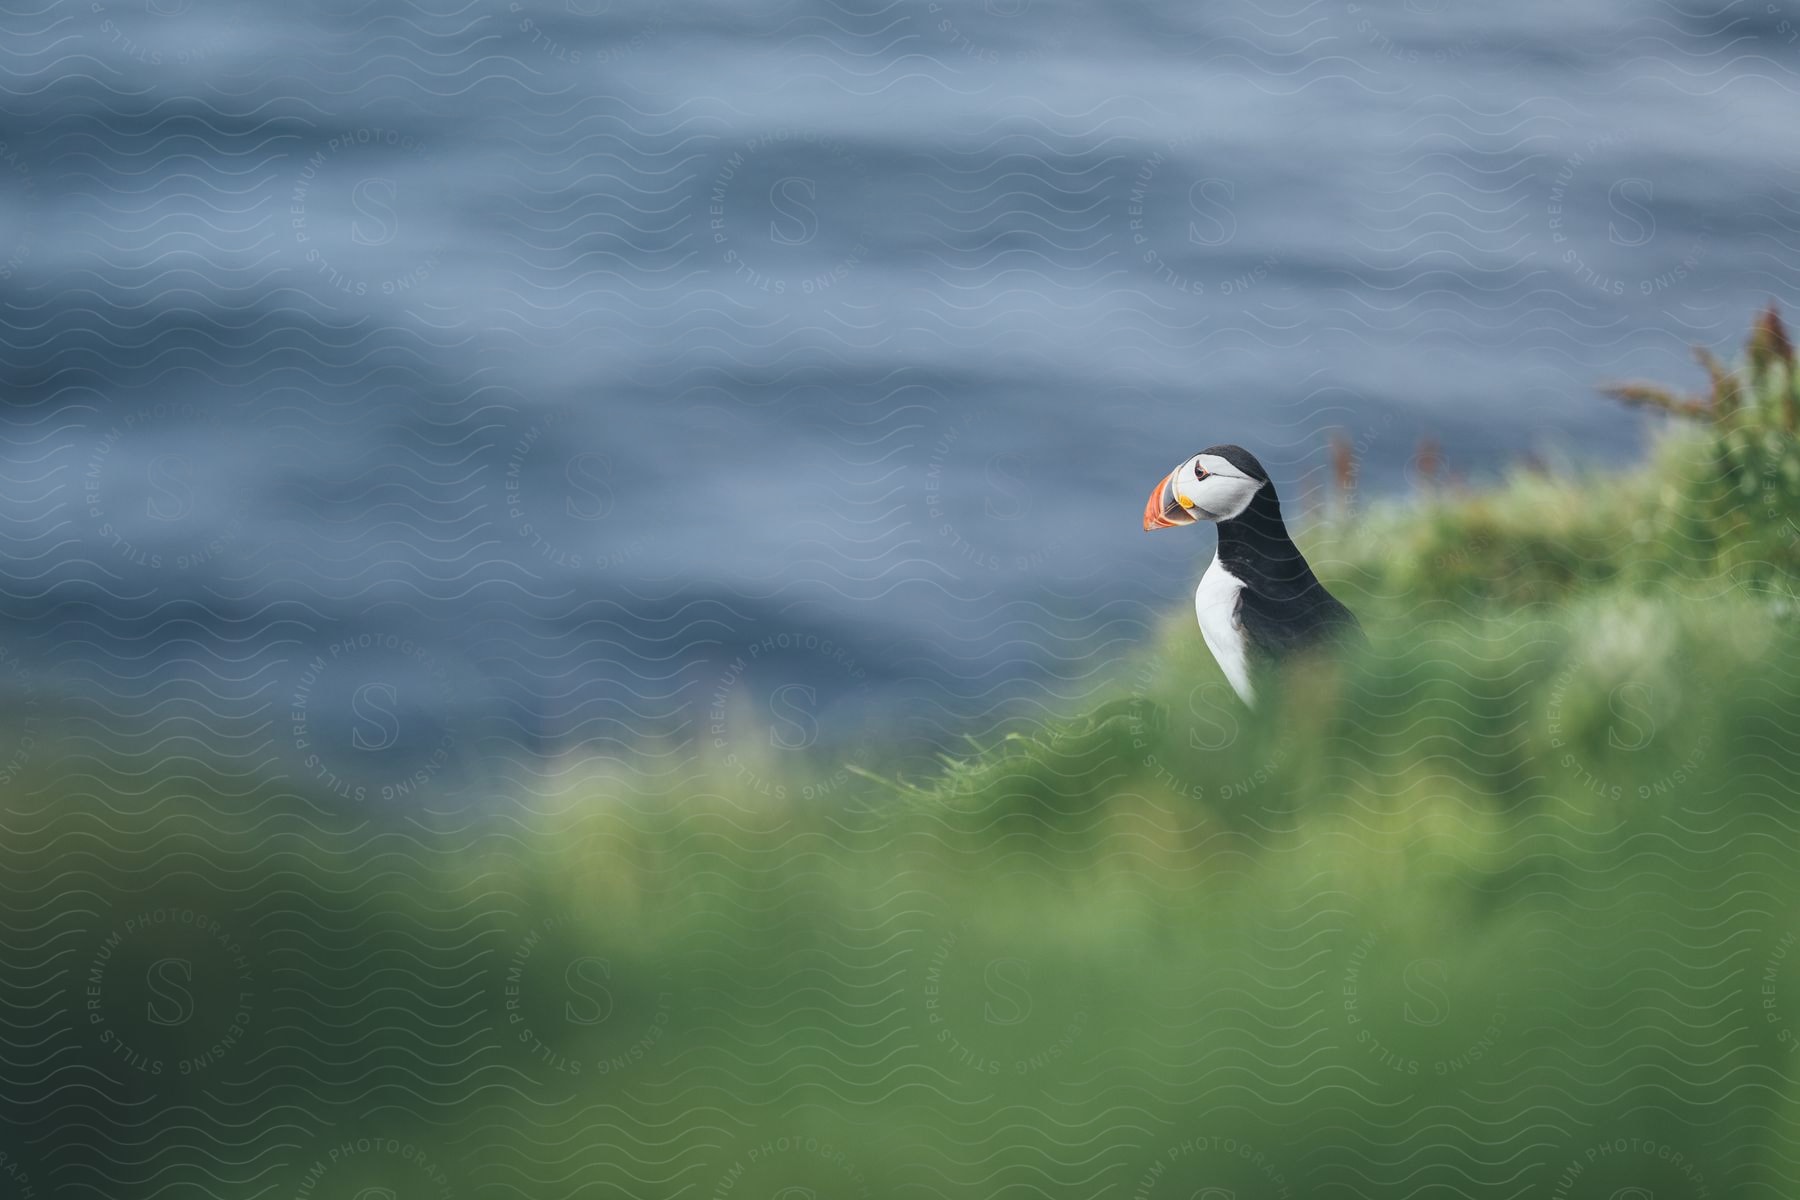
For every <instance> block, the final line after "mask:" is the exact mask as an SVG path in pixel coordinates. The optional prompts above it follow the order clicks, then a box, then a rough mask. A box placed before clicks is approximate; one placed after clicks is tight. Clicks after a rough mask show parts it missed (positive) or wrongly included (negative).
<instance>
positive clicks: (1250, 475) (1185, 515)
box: [1144, 446, 1269, 529]
mask: <svg viewBox="0 0 1800 1200" xmlns="http://www.w3.org/2000/svg"><path fill="white" fill-rule="evenodd" d="M1268 486H1269V473H1268V472H1267V471H1265V470H1263V468H1262V464H1261V463H1259V462H1257V461H1256V455H1254V454H1252V453H1250V452H1249V451H1248V450H1246V449H1244V448H1243V447H1242V446H1208V447H1207V448H1206V449H1204V450H1202V451H1201V452H1200V453H1198V454H1196V455H1194V456H1193V457H1192V458H1190V459H1188V460H1187V461H1186V462H1184V463H1182V464H1181V465H1180V466H1179V467H1176V468H1175V469H1174V470H1173V471H1170V472H1169V473H1168V474H1167V475H1164V476H1163V478H1162V482H1161V483H1159V484H1157V485H1156V489H1155V490H1154V491H1152V492H1151V493H1150V502H1149V503H1148V504H1145V505H1144V528H1145V529H1167V528H1169V527H1170V526H1171V525H1192V524H1193V523H1194V522H1195V521H1229V520H1231V519H1232V518H1233V517H1236V516H1238V515H1240V514H1242V513H1243V511H1244V510H1245V509H1246V508H1249V507H1250V501H1252V500H1254V499H1255V498H1256V493H1258V492H1260V491H1261V490H1262V489H1264V488H1266V487H1268Z"/></svg>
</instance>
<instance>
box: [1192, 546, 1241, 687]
mask: <svg viewBox="0 0 1800 1200" xmlns="http://www.w3.org/2000/svg"><path fill="white" fill-rule="evenodd" d="M1243 590H1244V581H1243V580H1241V579H1239V578H1238V577H1237V576H1236V575H1233V574H1232V573H1231V572H1230V571H1227V570H1226V569H1225V567H1224V565H1223V564H1221V563H1220V562H1219V560H1218V557H1217V556H1216V555H1215V556H1214V557H1213V560H1212V565H1211V566H1209V567H1207V568H1206V574H1204V575H1202V576H1201V577H1200V586H1199V587H1197V588H1195V589H1194V615H1196V616H1198V617H1199V618H1200V636H1201V637H1203V638H1205V639H1206V648H1207V649H1208V650H1211V651H1212V655H1213V657H1214V658H1215V659H1217V660H1218V663H1219V669H1220V670H1222V671H1224V672H1225V678H1226V680H1227V681H1229V682H1230V684H1231V690H1232V691H1234V692H1236V693H1237V694H1238V699H1240V700H1242V701H1243V702H1244V703H1245V704H1254V703H1256V693H1255V691H1254V690H1253V689H1252V688H1251V687H1250V663H1249V659H1248V657H1247V655H1246V654H1245V652H1244V630H1243V627H1242V626H1241V625H1239V624H1238V619H1237V607H1238V593H1239V592H1241V591H1243Z"/></svg>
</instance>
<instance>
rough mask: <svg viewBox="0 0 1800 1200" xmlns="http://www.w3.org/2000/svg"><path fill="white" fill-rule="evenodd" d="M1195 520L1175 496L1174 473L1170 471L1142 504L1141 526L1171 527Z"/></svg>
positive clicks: (1187, 523)
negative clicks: (1143, 504)
mask: <svg viewBox="0 0 1800 1200" xmlns="http://www.w3.org/2000/svg"><path fill="white" fill-rule="evenodd" d="M1195 520H1199V518H1195V516H1193V513H1190V511H1188V509H1186V506H1184V504H1181V500H1179V498H1175V473H1174V471H1170V473H1168V475H1165V477H1163V482H1159V484H1157V486H1156V489H1154V491H1152V493H1150V498H1148V502H1145V506H1143V527H1145V531H1150V529H1172V527H1175V525H1192V524H1193V522H1195Z"/></svg>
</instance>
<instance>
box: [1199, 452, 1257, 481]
mask: <svg viewBox="0 0 1800 1200" xmlns="http://www.w3.org/2000/svg"><path fill="white" fill-rule="evenodd" d="M1200 453H1202V454H1213V455H1217V456H1218V457H1220V458H1222V459H1224V460H1225V461H1226V462H1228V463H1230V464H1231V465H1232V466H1234V467H1236V468H1237V469H1238V470H1240V471H1242V472H1243V473H1244V474H1246V475H1248V476H1249V477H1250V478H1252V479H1255V480H1259V481H1260V482H1262V483H1267V482H1269V473H1268V472H1267V471H1265V470H1263V465H1262V464H1261V463H1259V462H1257V461H1256V455H1254V454H1252V453H1250V452H1249V451H1248V450H1246V449H1244V448H1243V447H1242V446H1231V445H1225V446H1208V447H1207V448H1206V449H1204V450H1202V451H1201V452H1200Z"/></svg>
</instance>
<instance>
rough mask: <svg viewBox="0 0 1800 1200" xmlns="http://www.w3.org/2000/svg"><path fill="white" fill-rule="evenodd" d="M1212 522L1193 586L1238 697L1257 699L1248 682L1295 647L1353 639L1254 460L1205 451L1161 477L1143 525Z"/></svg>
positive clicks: (1211, 645) (1228, 449)
mask: <svg viewBox="0 0 1800 1200" xmlns="http://www.w3.org/2000/svg"><path fill="white" fill-rule="evenodd" d="M1196 521H1211V522H1213V523H1214V524H1216V525H1217V526H1218V527H1219V549H1218V552H1217V553H1216V554H1215V555H1214V556H1213V560H1212V565H1210V566H1208V567H1207V568H1206V574H1205V575H1203V576H1201V577H1200V586H1199V587H1198V588H1196V589H1195V590H1194V612H1195V615H1197V616H1198V617H1199V618H1200V635H1201V636H1202V637H1203V638H1205V639H1206V647H1207V649H1209V650H1211V651H1212V655H1213V658H1215V659H1217V660H1218V663H1219V669H1220V670H1222V671H1224V672H1225V678H1226V679H1227V680H1228V681H1229V682H1230V684H1231V688H1232V690H1233V691H1235V692H1236V693H1237V694H1238V698H1239V699H1241V700H1242V701H1243V702H1244V703H1245V704H1249V705H1254V704H1255V703H1256V689H1255V686H1254V683H1253V676H1254V675H1255V674H1256V673H1257V672H1258V671H1259V670H1261V669H1262V668H1263V667H1265V666H1268V665H1270V664H1273V663H1276V662H1279V661H1280V660H1282V659H1283V658H1286V657H1287V656H1289V655H1291V654H1294V653H1296V652H1299V651H1303V650H1307V649H1310V648H1314V647H1319V646H1323V645H1327V644H1330V643H1333V642H1337V641H1341V640H1345V639H1349V640H1360V639H1361V638H1362V626H1361V625H1359V624H1357V620H1356V617H1355V615H1354V614H1353V613H1351V611H1350V610H1349V609H1347V608H1345V607H1344V606H1343V605H1342V604H1341V603H1339V602H1338V599H1337V597H1335V596H1333V595H1332V594H1331V593H1330V592H1328V591H1326V590H1325V585H1324V584H1322V583H1320V582H1319V580H1318V577H1317V576H1316V575H1314V574H1313V573H1312V568H1311V567H1309V566H1307V565H1306V559H1305V558H1304V557H1302V555H1301V553H1300V548H1299V547H1297V546H1295V545H1294V539H1293V538H1291V537H1289V536H1288V531H1287V524H1286V523H1285V522H1284V521H1282V519H1281V500H1280V499H1279V498H1278V497H1277V496H1276V495H1275V485H1274V484H1272V483H1270V482H1269V473H1268V472H1267V471H1265V470H1263V466H1262V464H1261V463H1259V462H1257V461H1256V456H1255V455H1254V454H1252V453H1250V452H1249V451H1248V450H1246V449H1244V448H1243V447H1242V446H1209V447H1207V448H1206V449H1205V450H1202V451H1201V452H1200V453H1198V454H1196V455H1194V456H1193V457H1192V458H1190V459H1188V460H1187V461H1186V462H1184V463H1182V464H1181V465H1180V466H1179V467H1176V468H1175V469H1174V470H1173V471H1170V472H1169V473H1168V474H1167V475H1165V476H1163V478H1162V481H1161V482H1160V483H1158V484H1157V485H1156V488H1155V490H1154V491H1152V492H1151V493H1150V500H1149V502H1148V503H1146V504H1145V505H1144V528H1145V529H1146V530H1150V529H1168V528H1171V527H1172V526H1176V525H1192V524H1193V523H1194V522H1196Z"/></svg>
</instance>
